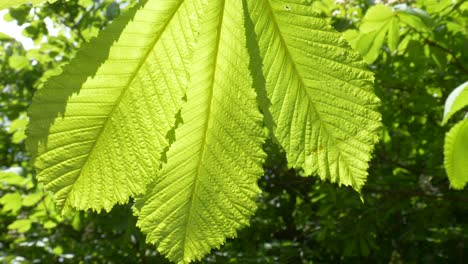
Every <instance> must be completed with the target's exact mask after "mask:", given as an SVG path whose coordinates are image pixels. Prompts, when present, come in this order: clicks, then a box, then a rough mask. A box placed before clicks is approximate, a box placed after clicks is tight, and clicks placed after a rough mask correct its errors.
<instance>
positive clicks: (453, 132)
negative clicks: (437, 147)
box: [444, 119, 468, 189]
mask: <svg viewBox="0 0 468 264" xmlns="http://www.w3.org/2000/svg"><path fill="white" fill-rule="evenodd" d="M467 153H468V119H465V120H463V121H461V122H460V123H458V124H457V125H455V126H454V127H453V128H452V129H450V131H449V132H448V133H447V135H446V136H445V146H444V154H445V169H446V171H447V175H448V177H449V180H450V184H451V185H452V187H453V188H454V189H463V187H465V185H466V183H467V182H468V155H467Z"/></svg>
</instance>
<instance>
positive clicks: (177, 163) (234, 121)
mask: <svg viewBox="0 0 468 264" xmlns="http://www.w3.org/2000/svg"><path fill="white" fill-rule="evenodd" d="M207 6H208V8H207V10H206V12H205V13H204V15H203V17H204V22H203V24H202V31H201V34H200V40H199V43H198V44H197V47H196V50H195V55H194V63H193V68H192V71H191V81H190V84H189V87H188V90H187V103H186V104H185V105H184V106H183V108H182V112H181V114H182V119H183V124H182V125H181V126H180V127H179V128H177V129H176V131H175V137H176V141H175V143H174V144H173V145H172V146H171V147H170V149H169V151H168V154H167V163H166V164H164V165H163V167H162V170H161V173H160V175H159V176H158V178H157V179H156V181H155V182H154V183H153V184H152V185H150V188H149V191H148V193H147V194H146V195H145V196H143V197H142V198H140V199H138V200H137V203H136V209H137V211H138V212H139V220H138V226H139V227H140V228H141V229H142V231H143V232H144V233H147V237H148V238H147V241H148V242H152V243H156V244H157V245H158V251H160V252H161V253H163V254H165V255H167V256H168V258H169V259H171V260H173V261H176V262H178V263H188V262H190V261H193V260H195V259H201V257H203V256H204V255H205V254H207V253H208V252H209V251H210V250H211V248H213V247H219V246H220V245H221V244H222V243H223V242H224V241H225V239H226V237H234V236H236V230H237V229H239V228H241V227H242V226H245V225H247V224H248V223H249V218H250V217H251V216H252V215H253V214H254V212H255V209H256V204H255V202H256V199H257V196H258V194H259V192H260V190H259V188H258V187H257V180H258V178H259V176H261V175H262V174H263V169H262V163H263V161H264V158H265V155H264V153H263V151H262V144H263V142H264V139H265V138H264V133H263V129H262V126H263V125H262V116H261V114H260V112H259V110H258V108H257V102H256V95H255V92H254V90H253V88H252V85H253V84H252V77H251V74H250V72H249V56H248V52H247V49H246V37H245V30H244V28H243V25H244V20H245V19H244V17H243V13H244V12H243V9H242V0H225V1H219V0H214V1H211V2H210V3H208V5H207Z"/></svg>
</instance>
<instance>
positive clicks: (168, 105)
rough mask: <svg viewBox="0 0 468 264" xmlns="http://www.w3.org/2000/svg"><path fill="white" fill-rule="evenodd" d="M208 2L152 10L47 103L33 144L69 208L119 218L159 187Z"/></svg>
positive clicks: (63, 80)
mask: <svg viewBox="0 0 468 264" xmlns="http://www.w3.org/2000/svg"><path fill="white" fill-rule="evenodd" d="M201 2H202V1H198V0H186V1H183V0H168V1H148V3H147V4H144V3H142V5H143V4H144V6H143V7H141V8H140V6H137V7H136V8H135V9H134V10H133V11H132V12H131V14H128V15H126V16H124V17H121V18H119V19H118V20H117V21H115V22H114V23H113V24H112V25H111V26H110V27H109V28H108V29H107V30H105V32H103V33H102V34H101V35H100V36H99V38H98V39H97V40H96V41H94V42H92V43H90V44H89V45H87V46H86V47H84V48H83V49H82V50H81V51H80V53H79V54H78V55H77V58H76V59H75V60H74V61H72V62H71V63H70V65H68V66H67V67H66V68H65V69H64V71H63V73H62V75H60V76H57V77H54V78H52V79H50V80H49V81H48V82H47V83H46V85H45V87H44V88H43V89H41V90H40V91H39V92H38V93H37V95H36V96H35V98H34V101H33V104H32V106H31V108H30V117H31V124H30V126H29V128H28V135H29V142H28V143H29V146H30V149H31V150H32V151H33V152H34V153H35V154H36V155H35V156H37V158H36V161H35V166H36V169H37V172H38V176H37V177H38V179H39V180H40V181H42V182H44V183H45V186H46V188H47V189H48V190H51V191H52V192H54V194H55V198H56V200H57V204H58V205H59V207H60V208H62V207H64V206H65V207H66V206H72V207H75V208H78V209H89V208H91V209H95V210H101V209H102V208H104V209H106V210H110V209H111V208H112V206H113V205H114V204H115V203H117V202H118V203H124V202H126V201H127V200H128V197H129V196H131V195H136V194H140V193H142V192H143V191H144V190H145V188H146V185H147V183H148V182H149V181H150V180H151V179H153V178H154V176H155V174H156V172H157V170H158V168H159V167H160V155H161V153H162V151H163V149H164V148H165V147H167V145H168V142H167V141H168V140H167V138H166V134H167V133H168V131H169V130H170V129H171V128H172V127H173V124H174V122H175V115H176V113H177V111H179V109H180V105H181V103H182V98H183V96H184V94H185V86H186V82H187V79H188V70H187V64H188V62H189V61H190V59H191V53H192V45H193V43H194V42H195V37H196V32H197V30H196V27H197V26H198V16H199V13H198V12H199V11H200V10H202V4H201ZM116 39H118V40H117V41H116V42H115V43H113V42H114V41H115V40H116ZM111 46H112V47H111ZM109 48H110V49H109ZM101 63H102V65H100V64H101ZM96 69H97V70H96ZM90 75H92V77H90V78H87V77H88V76H90ZM52 122H53V124H52Z"/></svg>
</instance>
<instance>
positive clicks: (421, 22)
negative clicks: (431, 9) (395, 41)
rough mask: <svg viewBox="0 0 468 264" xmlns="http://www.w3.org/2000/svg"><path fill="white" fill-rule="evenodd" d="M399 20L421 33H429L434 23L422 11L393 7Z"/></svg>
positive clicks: (401, 5) (398, 6) (405, 7)
mask: <svg viewBox="0 0 468 264" xmlns="http://www.w3.org/2000/svg"><path fill="white" fill-rule="evenodd" d="M394 10H395V11H396V13H397V14H398V17H399V18H400V20H401V21H402V22H403V23H405V24H407V25H408V26H410V27H412V28H414V29H416V30H418V31H423V32H431V31H432V27H433V24H434V21H433V20H432V18H431V16H429V14H427V13H426V12H425V11H424V10H422V9H419V8H415V7H411V6H408V5H407V4H399V5H396V6H394Z"/></svg>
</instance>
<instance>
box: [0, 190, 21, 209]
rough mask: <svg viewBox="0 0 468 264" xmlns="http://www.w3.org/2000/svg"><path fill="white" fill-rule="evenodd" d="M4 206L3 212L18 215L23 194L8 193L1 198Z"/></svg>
mask: <svg viewBox="0 0 468 264" xmlns="http://www.w3.org/2000/svg"><path fill="white" fill-rule="evenodd" d="M0 204H1V205H3V208H2V212H12V213H16V212H18V211H19V210H20V209H21V194H19V192H14V193H7V194H4V195H3V196H2V197H1V198H0Z"/></svg>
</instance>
